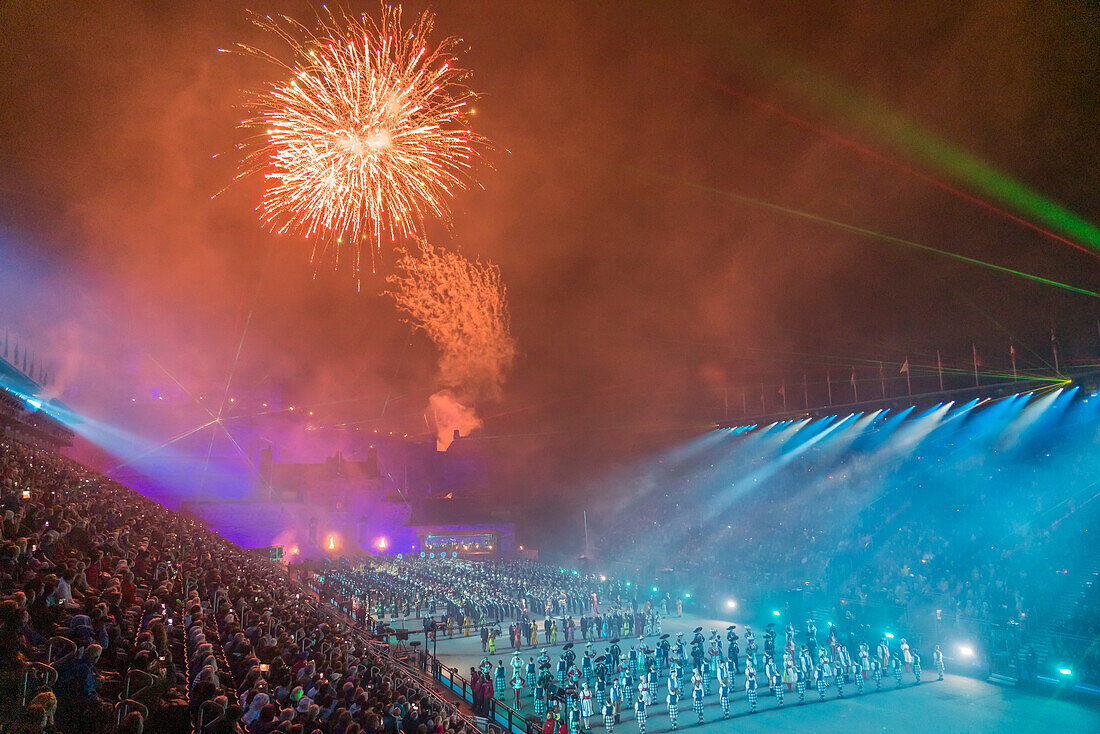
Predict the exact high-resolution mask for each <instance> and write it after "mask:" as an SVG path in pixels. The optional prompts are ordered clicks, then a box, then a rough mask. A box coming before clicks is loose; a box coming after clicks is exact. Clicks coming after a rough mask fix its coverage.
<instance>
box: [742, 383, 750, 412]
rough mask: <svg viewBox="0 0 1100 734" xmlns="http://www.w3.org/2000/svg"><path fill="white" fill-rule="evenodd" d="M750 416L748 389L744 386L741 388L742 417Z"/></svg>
mask: <svg viewBox="0 0 1100 734" xmlns="http://www.w3.org/2000/svg"><path fill="white" fill-rule="evenodd" d="M748 414H749V394H748V389H747V388H746V387H745V386H744V385H742V386H741V415H748Z"/></svg>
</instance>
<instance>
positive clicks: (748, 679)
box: [745, 668, 756, 714]
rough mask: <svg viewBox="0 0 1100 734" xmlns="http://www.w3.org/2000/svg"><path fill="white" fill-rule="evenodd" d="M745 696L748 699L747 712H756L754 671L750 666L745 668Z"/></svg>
mask: <svg viewBox="0 0 1100 734" xmlns="http://www.w3.org/2000/svg"><path fill="white" fill-rule="evenodd" d="M745 698H747V699H748V701H749V713H750V714H755V713H756V671H755V670H754V669H752V668H747V669H746V670H745Z"/></svg>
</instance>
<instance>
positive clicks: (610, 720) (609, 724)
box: [603, 716, 615, 731]
mask: <svg viewBox="0 0 1100 734" xmlns="http://www.w3.org/2000/svg"><path fill="white" fill-rule="evenodd" d="M603 725H604V727H605V728H606V729H607V730H608V731H611V730H612V729H614V728H615V717H614V716H604V717H603Z"/></svg>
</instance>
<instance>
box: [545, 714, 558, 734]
mask: <svg viewBox="0 0 1100 734" xmlns="http://www.w3.org/2000/svg"><path fill="white" fill-rule="evenodd" d="M556 728H557V725H556V722H555V721H554V714H553V713H548V714H546V723H544V724H543V725H542V734H554V730H555V729H556Z"/></svg>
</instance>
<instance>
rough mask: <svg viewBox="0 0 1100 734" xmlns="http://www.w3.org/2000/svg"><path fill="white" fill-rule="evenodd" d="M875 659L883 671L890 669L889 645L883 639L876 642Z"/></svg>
mask: <svg viewBox="0 0 1100 734" xmlns="http://www.w3.org/2000/svg"><path fill="white" fill-rule="evenodd" d="M875 657H877V658H878V663H879V665H881V666H882V670H883V671H886V670H889V669H890V643H888V642H887V641H886V638H885V637H883V638H882V639H880V640H879V641H878V649H876V650H875Z"/></svg>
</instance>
